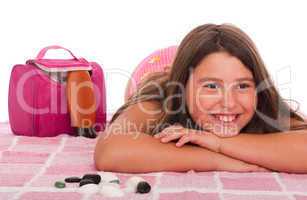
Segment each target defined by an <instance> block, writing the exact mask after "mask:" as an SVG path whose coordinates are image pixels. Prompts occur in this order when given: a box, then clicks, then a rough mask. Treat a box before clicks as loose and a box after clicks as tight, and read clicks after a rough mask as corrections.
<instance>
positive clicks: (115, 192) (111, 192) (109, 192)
mask: <svg viewBox="0 0 307 200" xmlns="http://www.w3.org/2000/svg"><path fill="white" fill-rule="evenodd" d="M100 194H102V195H103V196H105V197H122V196H124V192H123V191H122V190H121V189H120V188H119V187H115V186H114V185H112V184H106V185H104V184H103V185H102V187H101V189H100Z"/></svg>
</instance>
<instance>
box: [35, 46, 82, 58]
mask: <svg viewBox="0 0 307 200" xmlns="http://www.w3.org/2000/svg"><path fill="white" fill-rule="evenodd" d="M50 49H54V50H56V49H63V50H65V51H67V52H68V53H69V54H70V55H71V56H72V57H73V58H74V59H76V60H79V59H78V58H77V57H76V56H75V55H74V54H73V53H72V52H71V51H70V50H69V49H66V48H64V47H61V46H58V45H52V46H47V47H45V48H43V49H42V50H40V52H39V53H38V54H37V56H36V59H37V60H40V59H43V58H44V56H45V54H46V53H47V51H49V50H50Z"/></svg>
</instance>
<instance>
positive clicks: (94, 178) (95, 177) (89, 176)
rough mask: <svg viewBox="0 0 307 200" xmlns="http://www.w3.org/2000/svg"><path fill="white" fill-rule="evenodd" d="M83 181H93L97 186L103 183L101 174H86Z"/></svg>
mask: <svg viewBox="0 0 307 200" xmlns="http://www.w3.org/2000/svg"><path fill="white" fill-rule="evenodd" d="M82 179H90V180H92V181H93V182H94V183H95V184H99V183H100V181H101V177H100V175H99V174H85V175H84V176H83V177H82Z"/></svg>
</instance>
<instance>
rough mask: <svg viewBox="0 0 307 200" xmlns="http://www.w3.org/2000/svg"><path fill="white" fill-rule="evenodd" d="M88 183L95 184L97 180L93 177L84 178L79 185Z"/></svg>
mask: <svg viewBox="0 0 307 200" xmlns="http://www.w3.org/2000/svg"><path fill="white" fill-rule="evenodd" d="M87 184H95V182H94V181H93V180H92V179H82V180H81V181H80V184H79V186H80V187H81V186H83V185H87Z"/></svg>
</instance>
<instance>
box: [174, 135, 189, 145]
mask: <svg viewBox="0 0 307 200" xmlns="http://www.w3.org/2000/svg"><path fill="white" fill-rule="evenodd" d="M190 140H191V135H190V134H189V135H184V136H182V137H181V138H180V139H179V141H178V142H177V143H176V146H177V147H181V146H183V145H184V144H186V143H188V142H190Z"/></svg>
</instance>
